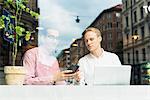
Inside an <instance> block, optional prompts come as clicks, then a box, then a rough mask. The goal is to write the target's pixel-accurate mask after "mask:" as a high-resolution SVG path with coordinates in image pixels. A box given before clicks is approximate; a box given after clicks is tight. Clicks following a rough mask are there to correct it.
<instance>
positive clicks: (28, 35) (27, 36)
mask: <svg viewBox="0 0 150 100" xmlns="http://www.w3.org/2000/svg"><path fill="white" fill-rule="evenodd" d="M30 37H31V32H29V31H26V36H25V40H26V41H29V40H30Z"/></svg>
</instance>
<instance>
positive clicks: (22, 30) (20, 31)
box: [15, 26, 25, 36]
mask: <svg viewBox="0 0 150 100" xmlns="http://www.w3.org/2000/svg"><path fill="white" fill-rule="evenodd" d="M15 29H16V34H17V35H19V36H23V34H22V33H23V32H25V29H24V28H23V27H21V26H16V27H15Z"/></svg>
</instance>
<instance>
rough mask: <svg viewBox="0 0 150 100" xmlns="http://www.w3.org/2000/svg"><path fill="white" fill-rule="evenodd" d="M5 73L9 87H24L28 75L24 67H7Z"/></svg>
mask: <svg viewBox="0 0 150 100" xmlns="http://www.w3.org/2000/svg"><path fill="white" fill-rule="evenodd" d="M4 73H5V82H6V84H7V85H23V83H24V78H25V74H26V71H25V68H24V67H23V66H5V67H4Z"/></svg>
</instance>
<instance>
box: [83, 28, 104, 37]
mask: <svg viewBox="0 0 150 100" xmlns="http://www.w3.org/2000/svg"><path fill="white" fill-rule="evenodd" d="M89 31H92V32H94V33H96V34H97V36H101V32H100V30H99V29H98V28H95V27H89V28H87V29H86V30H85V31H84V32H83V34H82V35H83V37H84V35H85V34H86V33H87V32H89Z"/></svg>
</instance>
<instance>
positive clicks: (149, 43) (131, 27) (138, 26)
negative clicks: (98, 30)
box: [122, 0, 150, 65]
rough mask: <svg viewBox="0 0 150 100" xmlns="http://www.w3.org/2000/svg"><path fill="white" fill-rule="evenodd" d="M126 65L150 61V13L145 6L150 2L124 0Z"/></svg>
mask: <svg viewBox="0 0 150 100" xmlns="http://www.w3.org/2000/svg"><path fill="white" fill-rule="evenodd" d="M122 2H123V11H122V20H123V52H124V64H133V65H134V64H139V63H144V62H148V61H150V53H149V51H150V13H145V11H144V9H143V6H145V5H150V1H149V0H122Z"/></svg>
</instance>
